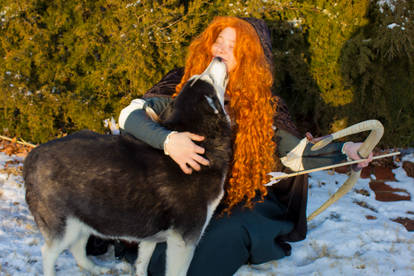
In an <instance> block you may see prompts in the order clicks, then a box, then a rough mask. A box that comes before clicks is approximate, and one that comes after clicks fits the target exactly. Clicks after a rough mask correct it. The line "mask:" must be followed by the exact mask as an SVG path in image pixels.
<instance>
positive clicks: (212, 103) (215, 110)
mask: <svg viewBox="0 0 414 276" xmlns="http://www.w3.org/2000/svg"><path fill="white" fill-rule="evenodd" d="M204 97H205V98H206V99H207V102H208V104H209V105H210V107H211V108H212V109H213V110H214V114H218V113H219V111H218V110H217V108H216V106H215V104H214V101H213V99H212V98H210V97H209V96H206V95H204Z"/></svg>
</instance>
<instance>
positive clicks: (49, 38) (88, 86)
mask: <svg viewBox="0 0 414 276" xmlns="http://www.w3.org/2000/svg"><path fill="white" fill-rule="evenodd" d="M181 2H182V1H173V0H169V1H117V0H99V1H66V0H56V1H48V0H21V1H14V0H6V1H3V3H2V7H1V9H0V16H1V25H0V27H1V28H0V55H1V57H2V58H1V59H0V80H1V82H0V89H1V92H2V93H1V96H0V97H1V98H0V109H1V113H0V130H3V131H5V130H6V131H8V132H10V134H11V135H13V136H19V137H25V138H26V139H29V140H31V141H34V142H45V141H47V140H49V139H51V138H53V137H55V136H60V135H63V134H64V133H68V132H72V131H74V130H79V129H83V128H89V129H92V130H96V131H100V132H102V131H103V123H102V122H103V120H104V119H105V118H110V117H111V116H114V117H116V114H118V113H119V111H120V109H121V108H122V107H123V106H125V105H126V104H128V103H129V101H130V100H131V99H132V98H134V97H137V96H139V95H141V94H142V93H143V92H144V91H145V90H146V89H148V88H149V87H150V86H151V85H152V84H154V83H155V82H156V81H158V80H159V79H160V78H161V76H162V75H163V74H165V73H166V72H167V71H168V70H170V69H172V68H174V67H175V66H182V65H183V62H184V56H185V47H186V46H187V45H188V42H189V40H190V38H191V37H193V36H195V35H196V34H197V33H198V32H199V30H200V29H201V28H202V27H203V26H205V24H206V23H208V21H209V20H208V19H206V18H205V17H206V16H207V15H208V14H207V13H204V12H203V10H204V9H203V6H205V5H206V1H193V2H192V3H190V4H188V3H187V4H185V5H184V2H183V3H181Z"/></svg>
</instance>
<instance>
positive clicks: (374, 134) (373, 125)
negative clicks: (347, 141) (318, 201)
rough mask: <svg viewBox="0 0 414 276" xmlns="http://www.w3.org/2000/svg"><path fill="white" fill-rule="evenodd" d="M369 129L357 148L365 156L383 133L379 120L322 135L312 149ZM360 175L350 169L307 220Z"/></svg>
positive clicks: (349, 186)
mask: <svg viewBox="0 0 414 276" xmlns="http://www.w3.org/2000/svg"><path fill="white" fill-rule="evenodd" d="M367 130H370V131H371V132H370V134H369V135H368V137H367V138H366V139H365V141H364V142H363V143H362V145H361V147H360V148H359V150H358V153H359V155H360V157H361V158H367V157H368V156H369V154H370V153H371V152H372V150H373V149H374V148H375V146H376V145H377V144H378V142H379V141H380V140H381V137H382V135H383V134H384V127H383V126H382V124H381V122H379V121H377V120H368V121H364V122H361V123H358V124H355V125H352V126H350V127H348V128H345V129H343V130H340V131H338V132H335V133H333V134H331V135H328V136H326V137H324V139H322V140H321V141H320V142H318V143H316V144H315V145H314V146H313V147H312V150H316V149H319V148H322V147H324V146H326V145H327V144H329V143H330V142H332V141H333V140H335V139H339V138H342V137H345V136H348V135H352V134H356V133H360V132H363V131H367ZM360 175H361V170H355V169H352V171H351V175H350V176H349V177H348V179H347V180H346V181H345V183H344V184H342V186H341V187H340V188H339V189H338V190H337V191H336V192H335V194H333V195H332V196H331V197H330V198H329V199H328V200H327V201H326V202H325V203H324V204H322V205H321V207H319V208H318V209H317V210H316V211H314V212H313V213H312V214H311V215H310V216H309V217H308V221H310V220H312V219H314V218H315V217H316V216H317V215H319V214H320V213H322V212H323V211H324V210H325V209H326V208H328V207H329V206H330V205H332V204H333V203H335V202H336V201H337V200H338V199H340V198H341V197H342V196H344V195H345V194H346V193H347V192H349V191H350V190H351V189H352V187H353V186H354V185H355V183H356V182H357V180H358V178H359V176H360Z"/></svg>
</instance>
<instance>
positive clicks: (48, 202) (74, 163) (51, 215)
mask: <svg viewBox="0 0 414 276" xmlns="http://www.w3.org/2000/svg"><path fill="white" fill-rule="evenodd" d="M226 82H227V74H226V67H225V64H224V63H223V62H222V61H221V60H220V58H215V59H213V61H212V62H211V63H210V65H209V66H208V68H207V69H206V70H205V71H204V72H203V73H202V74H201V75H199V76H195V77H193V78H191V79H190V80H189V81H188V83H187V84H186V85H185V86H184V88H183V90H182V91H181V93H180V94H179V95H178V96H177V98H176V99H175V100H174V102H173V103H172V104H171V105H170V106H169V107H168V108H167V110H166V111H165V112H164V114H163V115H162V116H161V124H162V125H164V126H165V127H166V128H168V129H171V130H177V131H190V132H193V133H196V134H199V135H203V136H205V137H206V139H205V140H204V141H203V142H200V145H201V146H202V147H204V148H205V157H206V158H207V159H208V160H209V161H210V165H209V166H208V167H203V168H202V169H201V171H199V172H193V173H192V174H191V175H186V174H184V173H183V172H182V171H181V169H180V168H179V166H178V165H177V164H176V163H175V162H174V161H173V160H172V159H171V158H170V157H168V156H165V155H164V153H163V152H162V151H161V150H157V149H154V148H152V147H150V146H148V145H147V144H145V143H143V142H141V141H139V140H136V139H135V138H132V137H131V136H129V135H117V136H113V135H100V134H97V133H94V132H91V131H80V132H78V133H75V134H73V135H69V136H67V137H64V138H61V139H57V140H53V141H50V142H48V143H45V144H43V145H40V146H39V147H37V148H35V149H34V150H33V151H31V152H30V154H29V155H28V156H27V158H26V160H25V163H24V180H25V186H26V201H27V203H28V205H29V209H30V211H31V212H32V214H33V216H34V218H35V221H36V223H37V225H38V227H39V229H40V231H41V233H42V235H43V237H44V239H45V245H44V246H43V247H42V256H43V270H44V275H47V276H50V275H55V269H54V265H55V262H56V259H57V258H58V256H59V254H60V253H61V252H62V251H63V250H65V249H70V251H71V252H72V254H73V256H74V257H75V259H76V261H77V263H78V264H79V266H81V267H83V268H84V269H86V270H89V271H91V272H93V273H97V274H99V273H106V272H108V271H109V269H108V268H102V267H98V266H96V265H95V264H94V263H92V261H90V260H89V259H88V258H87V256H86V250H85V246H86V242H87V240H88V237H89V236H90V235H91V234H93V235H96V236H100V237H103V238H111V239H117V238H119V239H125V240H130V241H138V242H139V249H138V259H137V261H136V263H135V271H136V274H137V275H146V271H147V266H148V263H149V260H150V257H151V255H152V252H153V250H154V247H155V245H156V243H157V242H162V241H166V242H167V267H166V274H167V275H185V274H186V272H187V270H188V266H189V264H190V261H191V259H192V256H193V252H194V248H195V247H196V245H197V243H198V241H199V240H200V237H201V235H202V234H203V231H204V229H205V228H206V226H207V224H208V222H209V220H210V218H211V216H212V214H213V212H214V210H215V209H216V207H217V205H218V204H219V202H220V200H221V198H222V196H223V183H224V180H225V178H226V174H227V170H228V165H229V162H230V158H231V137H230V136H231V130H230V123H229V120H228V117H227V115H226V113H225V111H224V91H225V86H226Z"/></svg>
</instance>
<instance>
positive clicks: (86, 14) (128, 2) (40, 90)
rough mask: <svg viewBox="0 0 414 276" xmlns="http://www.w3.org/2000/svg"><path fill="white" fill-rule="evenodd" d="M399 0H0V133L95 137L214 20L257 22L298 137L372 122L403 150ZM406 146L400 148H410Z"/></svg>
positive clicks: (409, 47) (408, 14) (407, 18)
mask: <svg viewBox="0 0 414 276" xmlns="http://www.w3.org/2000/svg"><path fill="white" fill-rule="evenodd" d="M413 5H414V4H413V2H412V1H408V0H387V1H385V0H373V1H372V0H362V1H348V0H335V1H330V0H303V1H290V0H248V1H237V0H217V1H210V0H192V1H183V0H157V1H147V0H97V1H86V0H81V1H73V0H66V1H65V0H54V1H49V0H19V1H15V0H2V1H0V133H3V134H8V135H10V136H18V137H22V138H24V139H26V140H29V141H31V142H34V143H39V142H45V141H48V140H50V139H52V138H55V137H59V136H62V135H64V134H66V133H70V132H73V131H76V130H79V129H83V128H88V129H92V130H95V131H98V132H104V131H105V129H104V127H103V120H104V119H107V118H110V117H114V118H117V116H118V114H119V111H120V110H121V109H122V108H123V107H125V106H126V105H127V104H128V103H129V102H130V101H131V100H132V99H133V98H136V97H138V96H140V95H142V94H143V93H144V92H145V91H146V90H147V89H148V88H150V87H151V86H152V85H154V84H155V83H156V82H157V81H158V80H160V79H161V77H162V76H163V75H164V74H165V73H166V72H168V71H169V70H171V69H173V68H175V67H181V66H183V64H184V61H185V55H186V50H187V46H188V45H189V43H190V41H191V39H192V38H193V37H195V36H196V35H198V34H199V33H200V32H201V30H203V29H204V27H205V26H206V25H207V24H208V23H209V22H210V21H211V20H212V19H213V18H214V16H216V15H233V16H239V17H257V18H261V19H264V20H265V21H266V23H267V24H268V26H269V27H270V31H271V34H272V45H273V53H274V72H275V84H274V92H275V93H276V94H279V95H281V96H282V97H283V98H284V99H285V101H286V102H287V104H288V105H289V107H290V111H291V113H292V115H293V117H294V118H295V120H296V123H297V124H298V125H299V127H300V128H301V130H302V131H312V132H313V134H314V135H325V134H327V133H328V132H331V131H335V130H338V128H343V127H346V126H348V125H350V124H353V123H356V122H359V121H362V120H366V119H379V120H381V122H382V123H383V124H384V125H385V136H384V139H383V140H382V141H383V146H384V147H386V146H401V147H403V146H412V142H411V141H412V140H413V136H414V130H412V126H413V125H414V121H413V120H414V119H413V118H414V108H413V105H414V98H413V97H414V93H413V92H414V91H413V89H414V83H413V82H414V78H413V75H414V66H413V63H414V61H413V57H414V52H413V51H414V43H413V38H414V27H413V24H414V23H413V22H414V6H413ZM410 142H411V145H410Z"/></svg>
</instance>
